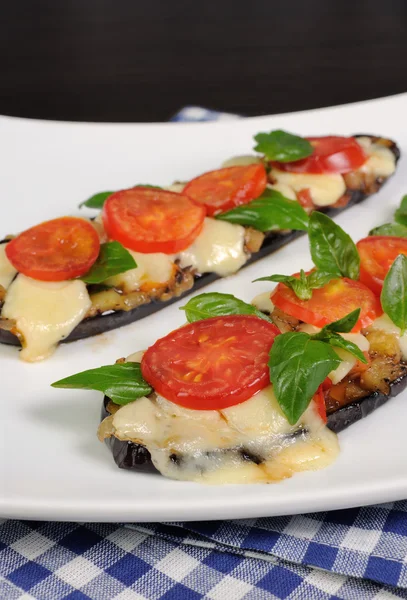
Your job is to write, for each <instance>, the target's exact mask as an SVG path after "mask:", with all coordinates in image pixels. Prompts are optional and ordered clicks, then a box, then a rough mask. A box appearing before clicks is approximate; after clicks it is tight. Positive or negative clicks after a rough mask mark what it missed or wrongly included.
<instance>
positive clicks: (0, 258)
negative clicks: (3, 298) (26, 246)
mask: <svg viewBox="0 0 407 600" xmlns="http://www.w3.org/2000/svg"><path fill="white" fill-rule="evenodd" d="M6 246H7V244H0V285H1V286H2V287H3V288H4V289H5V290H6V289H7V288H8V286H9V285H10V283H11V282H12V281H13V279H14V277H15V275H16V273H17V270H16V269H15V268H14V267H13V265H12V264H11V262H10V261H9V259H8V258H7V256H6Z"/></svg>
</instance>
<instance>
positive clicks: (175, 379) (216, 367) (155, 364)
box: [141, 315, 280, 410]
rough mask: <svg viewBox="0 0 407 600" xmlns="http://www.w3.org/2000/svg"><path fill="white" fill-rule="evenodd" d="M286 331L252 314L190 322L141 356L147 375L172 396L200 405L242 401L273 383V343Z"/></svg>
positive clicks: (204, 407) (182, 403) (185, 403)
mask: <svg viewBox="0 0 407 600" xmlns="http://www.w3.org/2000/svg"><path fill="white" fill-rule="evenodd" d="M279 333H280V331H279V330H278V329H277V327H276V326H275V325H273V324H272V323H270V322H268V321H265V320H263V319H259V317H255V316H252V315H229V316H225V317H213V318H210V319H205V320H203V321H196V322H194V323H189V324H188V325H185V326H184V327H181V328H180V329H176V330H175V331H172V332H171V333H170V334H168V335H167V336H165V337H164V338H161V339H160V340H158V341H157V342H156V343H155V344H154V345H153V346H150V348H148V350H147V351H146V352H145V354H144V356H143V359H142V361H141V372H142V374H143V377H144V379H145V380H146V381H147V382H148V383H149V384H150V385H151V386H152V387H153V388H154V389H155V391H156V392H157V393H158V394H160V395H162V396H163V397H164V398H166V399H167V400H170V401H171V402H174V403H175V404H179V405H180V406H184V407H186V408H190V409H195V410H220V409H222V408H227V407H228V406H234V405H235V404H240V403H241V402H244V401H245V400H248V399H249V398H251V397H252V396H254V395H255V394H256V393H257V392H259V391H260V390H261V389H263V388H264V387H266V386H267V385H269V384H270V374H269V369H268V366H267V362H268V358H269V352H270V348H271V346H272V344H273V342H274V338H275V336H276V335H278V334H279Z"/></svg>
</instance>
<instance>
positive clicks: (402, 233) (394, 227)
mask: <svg viewBox="0 0 407 600" xmlns="http://www.w3.org/2000/svg"><path fill="white" fill-rule="evenodd" d="M369 235H390V236H396V237H404V238H407V227H406V226H405V225H400V223H385V224H384V225H379V227H375V228H374V229H371V230H370V231H369Z"/></svg>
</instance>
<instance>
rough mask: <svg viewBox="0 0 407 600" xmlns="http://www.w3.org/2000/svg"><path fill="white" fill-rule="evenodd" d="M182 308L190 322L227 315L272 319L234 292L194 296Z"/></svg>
mask: <svg viewBox="0 0 407 600" xmlns="http://www.w3.org/2000/svg"><path fill="white" fill-rule="evenodd" d="M180 310H184V311H185V314H186V317H187V320H188V322H189V323H194V322H195V321H202V320H203V319H210V318H211V317H224V316H226V315H255V316H256V317H259V318H260V319H263V320H264V321H270V320H271V319H270V318H269V317H268V316H267V315H265V314H264V313H262V312H261V311H260V310H258V309H257V308H255V307H254V306H252V304H247V303H246V302H243V300H239V298H236V297H235V296H233V295H232V294H221V293H219V292H211V293H207V294H199V296H194V298H191V300H189V301H188V302H187V303H186V304H185V306H181V308H180Z"/></svg>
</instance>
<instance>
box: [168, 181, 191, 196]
mask: <svg viewBox="0 0 407 600" xmlns="http://www.w3.org/2000/svg"><path fill="white" fill-rule="evenodd" d="M186 184H187V182H185V181H174V183H172V184H171V185H167V186H165V187H163V190H167V191H168V192H175V193H177V194H181V193H182V192H183V191H184V187H185V186H186Z"/></svg>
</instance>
